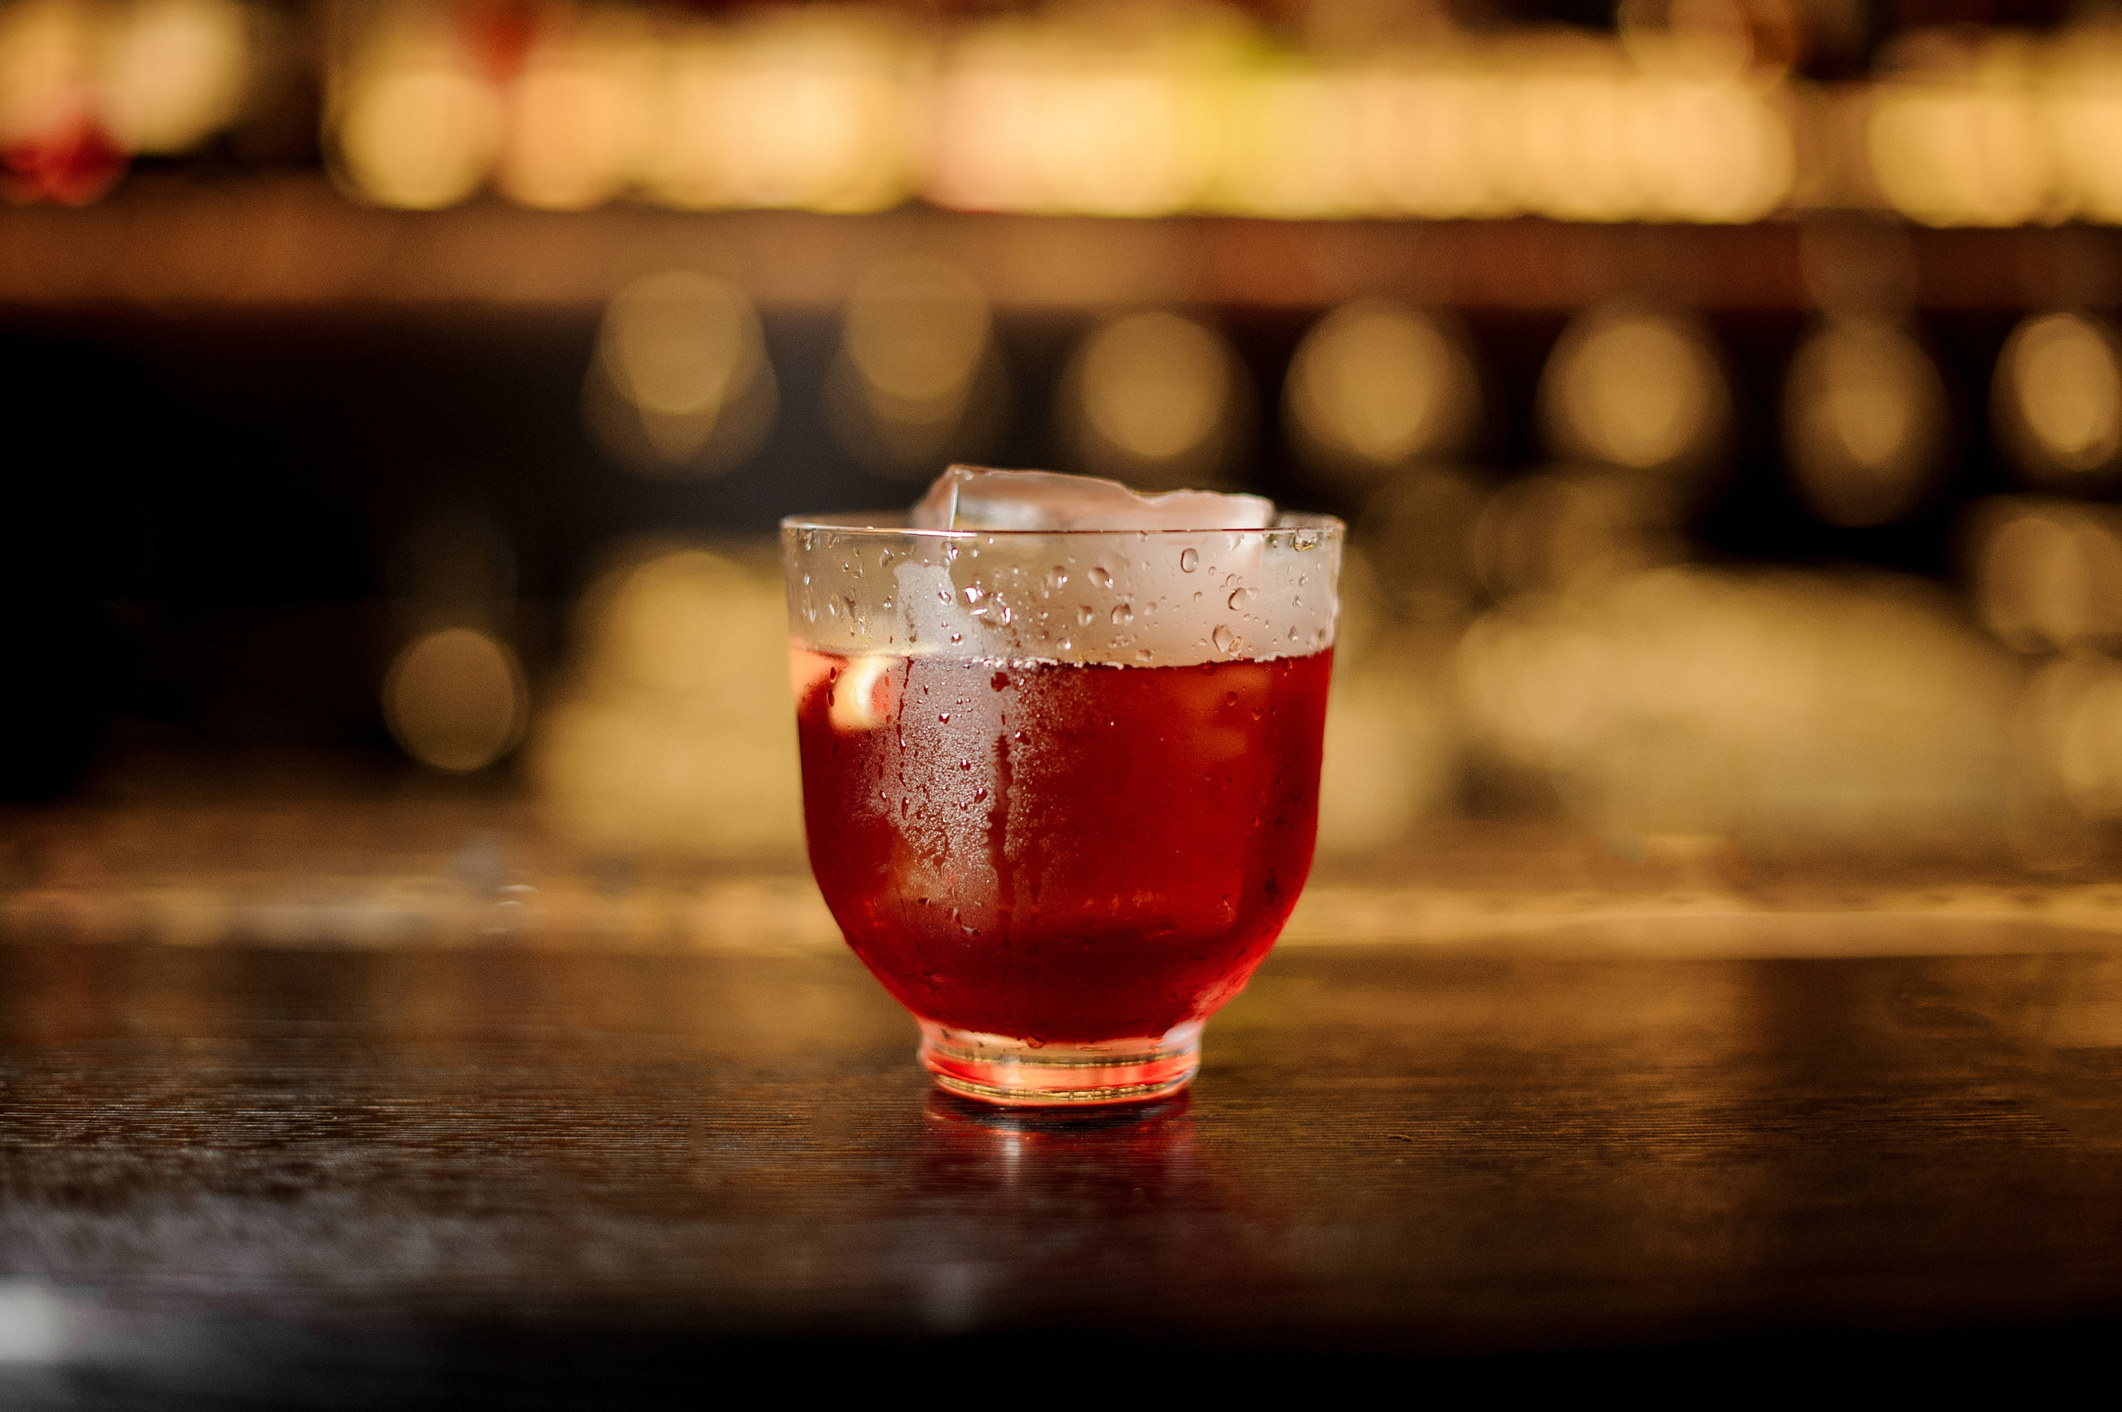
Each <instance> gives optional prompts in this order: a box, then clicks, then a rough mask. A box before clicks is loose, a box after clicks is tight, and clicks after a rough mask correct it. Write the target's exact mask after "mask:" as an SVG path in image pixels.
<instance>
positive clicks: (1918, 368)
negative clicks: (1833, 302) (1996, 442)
mask: <svg viewBox="0 0 2122 1412" xmlns="http://www.w3.org/2000/svg"><path fill="white" fill-rule="evenodd" d="M1949 416H1950V412H1949V410H1948V408H1947V405H1946V399H1945V384H1944V382H1943V381H1942V380H1941V379H1940V378H1939V376H1938V370H1937V368H1936V366H1935V365H1934V364H1932V362H1931V360H1930V356H1929V355H1928V354H1926V353H1925V352H1924V351H1923V349H1922V348H1921V346H1919V345H1918V344H1917V343H1916V341H1915V340H1914V339H1912V338H1910V337H1909V336H1908V335H1907V334H1906V333H1903V332H1902V331H1901V330H1899V329H1897V328H1894V327H1892V326H1891V325H1888V324H1882V323H1874V322H1858V321H1853V320H1838V321H1835V322H1831V323H1829V324H1827V325H1826V326H1825V327H1823V328H1821V329H1819V330H1818V331H1816V332H1815V333H1814V334H1813V335H1812V336H1811V337H1810V338H1808V339H1807V340H1806V342H1805V344H1804V345H1803V346H1802V347H1801V348H1799V350H1798V353H1797V356H1796V357H1795V358H1794V359H1792V361H1791V367H1790V375H1789V377H1788V379H1787V380H1786V382H1785V384H1784V391H1783V437H1784V447H1785V450H1786V453H1787V455H1788V456H1789V458H1790V464H1791V469H1792V472H1793V474H1794V475H1795V476H1796V478H1797V483H1798V488H1799V491H1800V493H1801V494H1803V496H1804V497H1805V501H1806V503H1807V504H1808V505H1810V506H1811V507H1812V509H1813V512H1814V513H1815V514H1816V515H1818V516H1819V517H1820V518H1821V519H1822V520H1825V521H1826V522H1827V523H1828V524H1831V525H1840V526H1844V527H1858V526H1864V525H1879V524H1884V523H1886V522H1887V521H1889V520H1894V519H1898V518H1900V517H1901V516H1902V515H1905V514H1907V513H1908V512H1909V510H1910V509H1912V508H1913V507H1914V506H1915V505H1916V504H1917V503H1919V502H1920V501H1921V500H1922V498H1923V497H1924V495H1925V494H1926V493H1927V492H1928V491H1929V490H1930V489H1931V487H1932V485H1933V483H1934V481H1935V477H1936V473H1937V470H1938V462H1939V458H1940V456H1941V455H1942V454H1943V452H1944V449H1945V444H1946V437H1947V433H1948V431H1949V429H1950V428H1949V426H1948V424H1947V419H1948V417H1949Z"/></svg>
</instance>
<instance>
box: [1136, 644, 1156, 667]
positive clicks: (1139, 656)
mask: <svg viewBox="0 0 2122 1412" xmlns="http://www.w3.org/2000/svg"><path fill="white" fill-rule="evenodd" d="M1155 658H1156V654H1155V653H1154V652H1151V651H1150V650H1149V649H1148V648H1147V647H1137V648H1136V649H1135V660H1136V661H1137V662H1141V663H1143V664H1144V665H1147V664H1148V663H1150V662H1151V661H1153V660H1155Z"/></svg>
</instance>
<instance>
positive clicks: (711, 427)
mask: <svg viewBox="0 0 2122 1412" xmlns="http://www.w3.org/2000/svg"><path fill="white" fill-rule="evenodd" d="M584 396H585V410H586V412H587V414H588V416H589V419H590V424H591V427H592V428H593V429H594V430H595V431H596V432H597V433H598V435H599V437H600V439H601V440H602V441H603V442H604V444H605V447H606V449H608V450H609V451H611V452H612V454H613V455H615V456H617V457H618V458H619V459H620V460H621V461H622V462H624V463H626V464H628V465H630V466H632V467H634V468H635V469H637V470H641V471H644V472H647V473H650V474H657V475H692V474H705V473H710V472H713V471H719V470H723V469H726V468H727V467H729V466H731V465H734V464H736V463H737V462H739V461H742V460H743V459H744V458H746V457H747V456H749V455H751V453H752V452H753V451H755V450H757V449H758V446H759V443H760V442H761V441H762V440H763V439H764V438H765V436H766V434H767V432H768V431H770V430H771V429H772V425H773V419H774V414H775V411H776V410H777V407H778V401H779V394H778V391H777V388H776V385H775V381H774V374H773V366H772V364H771V363H770V362H769V361H768V359H767V356H766V344H765V338H764V335H763V334H762V332H761V330H760V325H759V316H758V314H757V313H756V312H755V311H754V310H753V308H752V305H751V301H750V300H748V299H746V298H745V297H744V294H743V291H741V290H739V289H738V288H737V287H736V286H735V285H733V284H731V283H730V282H729V281H728V280H725V279H720V278H717V277H716V276H713V275H708V274H702V273H700V272H698V271H694V270H671V271H666V272H664V273H662V274H654V275H647V276H644V277H642V278H641V279H638V280H635V281H634V282H633V283H631V284H629V285H627V286H626V287H625V288H624V289H622V290H621V291H620V292H619V293H618V295H616V296H615V297H614V298H613V299H612V302H611V305H610V306H609V307H608V308H607V309H606V310H605V314H604V323H603V326H602V328H601V329H600V331H599V333H598V336H597V351H596V356H595V357H594V358H593V359H592V361H591V366H590V373H589V378H588V382H587V385H586V389H585V394H584Z"/></svg>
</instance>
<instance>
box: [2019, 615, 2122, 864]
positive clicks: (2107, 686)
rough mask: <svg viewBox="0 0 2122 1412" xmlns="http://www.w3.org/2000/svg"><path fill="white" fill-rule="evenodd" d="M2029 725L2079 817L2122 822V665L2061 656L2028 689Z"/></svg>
mask: <svg viewBox="0 0 2122 1412" xmlns="http://www.w3.org/2000/svg"><path fill="white" fill-rule="evenodd" d="M2025 707H2026V709H2025V714H2026V717H2027V722H2026V724H2027V726H2028V728H2029V730H2030V733H2031V735H2032V740H2031V742H2030V743H2031V744H2032V745H2033V747H2034V749H2035V751H2036V753H2037V756H2038V758H2039V759H2040V761H2041V763H2042V764H2043V765H2044V766H2046V768H2047V770H2048V772H2049V775H2050V777H2051V778H2052V779H2053V780H2054V782H2055V783H2056V784H2057V785H2058V786H2060V788H2061V792H2062V794H2063V796H2064V798H2065V799H2067V800H2068V801H2069V802H2070V804H2071V806H2072V807H2073V808H2074V809H2076V810H2077V812H2078V813H2079V814H2080V815H2081V816H2083V817H2085V818H2087V819H2092V820H2098V821H2101V822H2113V821H2116V820H2122V662H2116V661H2115V660H2114V659H2113V658H2111V657H2106V656H2102V655H2100V654H2098V653H2092V652H2072V653H2067V654H2064V655H2062V656H2059V657H2057V658H2056V659H2055V660H2054V661H2052V662H2050V663H2049V664H2048V665H2047V666H2045V667H2043V668H2042V670H2041V672H2040V674H2039V675H2038V676H2037V677H2035V679H2034V681H2033V683H2032V684H2031V685H2030V686H2029V687H2028V688H2027V691H2026V700H2025Z"/></svg>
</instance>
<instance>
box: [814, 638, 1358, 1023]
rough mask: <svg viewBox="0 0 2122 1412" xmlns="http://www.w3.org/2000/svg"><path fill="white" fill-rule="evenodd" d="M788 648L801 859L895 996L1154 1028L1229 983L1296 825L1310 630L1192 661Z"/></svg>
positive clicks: (1323, 656)
mask: <svg viewBox="0 0 2122 1412" xmlns="http://www.w3.org/2000/svg"><path fill="white" fill-rule="evenodd" d="M801 656H802V658H803V659H804V663H805V664H806V665H803V666H802V667H800V668H799V692H800V697H799V700H798V703H797V722H798V730H799V734H800V737H801V745H802V753H803V812H804V821H805V828H806V831H807V834H808V838H809V843H810V858H811V867H812V870H813V871H814V872H815V873H816V875H817V878H818V885H819V888H820V889H821V890H822V891H823V892H824V894H825V901H826V905H827V906H828V907H830V908H831V909H832V913H833V916H834V918H835V919H837V920H838V922H839V924H840V928H841V930H842V931H843V932H844V933H846V936H847V939H848V942H849V943H850V945H852V946H853V947H854V949H855V952H856V954H857V955H859V956H860V957H861V958H862V960H863V961H864V962H865V963H866V964H867V965H868V966H869V968H870V970H871V971H873V972H875V973H876V975H877V978H878V979H879V980H881V981H883V982H884V984H885V986H886V987H887V988H889V989H890V991H891V992H892V994H893V995H894V996H896V997H898V999H899V1001H900V1002H901V1003H902V1004H904V1005H905V1006H906V1007H907V1008H908V1009H909V1010H911V1011H913V1012H914V1013H915V1014H916V1015H918V1016H920V1017H922V1018H924V1019H929V1020H933V1021H936V1022H938V1023H940V1024H944V1025H948V1026H952V1027H954V1028H958V1029H967V1030H975V1031H979V1032H981V1033H984V1034H996V1035H1004V1036H1009V1037H1012V1038H1019V1039H1028V1040H1034V1041H1040V1042H1062V1043H1070V1042H1087V1041H1096V1040H1108V1039H1122V1038H1132V1037H1147V1036H1156V1035H1161V1034H1163V1033H1164V1032H1165V1031H1167V1030H1169V1029H1170V1028H1171V1027H1172V1026H1174V1025H1176V1024H1179V1023H1180V1022H1182V1021H1186V1020H1193V1019H1202V1018H1205V1017H1206V1016H1208V1015H1209V1014H1211V1013H1213V1012H1214V1011H1215V1010H1216V1009H1217V1008H1219V1007H1220V1006H1222V1005H1223V1004H1224V1002H1226V1001H1228V1000H1229V999H1230V998H1231V997H1232V996H1233V995H1236V994H1237V993H1238V991H1239V990H1240V989H1242V988H1243V987H1244V985H1245V982H1246V980H1247V979H1248V978H1249V977H1250V976H1251V975H1252V973H1253V970H1254V968H1255V967H1257V966H1258V965H1259V964H1260V962H1261V960H1262V958H1264V957H1265V956H1266V954H1267V950H1268V948H1269V947H1270V946H1271V945H1273V943H1274V940H1275V937H1276V935H1277V934H1278V933H1279V932H1280V931H1281V930H1282V925H1283V923H1284V922H1285V921H1287V920H1288V918H1289V913H1290V909H1291V907H1293V906H1294V905H1295V904H1296V901H1297V894H1298V892H1299V891H1300V890H1301V889H1302V887H1303V885H1304V879H1305V875H1306V873H1307V872H1309V871H1310V868H1311V859H1312V844H1313V839H1314V836H1315V835H1316V833H1317V830H1318V817H1319V745H1320V738H1321V735H1322V733H1323V731H1324V728H1325V718H1326V687H1327V678H1328V676H1329V674H1330V671H1331V667H1332V662H1333V653H1332V652H1331V650H1329V651H1326V652H1321V653H1318V654H1316V655H1313V656H1309V657H1295V658H1285V659H1282V660H1278V661H1269V662H1221V663H1214V664H1209V665H1203V666H1191V667H1108V666H1095V665H1065V666H1064V665H1028V666H1009V667H1004V666H998V665H996V664H994V663H983V662H964V661H938V660H935V659H930V658H915V659H912V660H907V659H892V660H891V661H890V664H889V665H888V666H882V667H881V668H880V667H879V665H878V664H875V663H874V662H872V663H865V664H863V667H862V668H855V669H851V666H850V663H849V661H848V660H847V659H842V658H837V657H818V656H813V655H811V654H807V653H806V654H801ZM851 671H852V672H853V674H852V675H850V673H851ZM843 678H845V681H843ZM850 688H857V689H859V691H860V692H861V693H862V700H861V702H860V703H858V705H859V707H860V709H850V706H849V701H848V697H849V694H850ZM836 690H837V691H839V692H840V693H841V697H842V699H841V702H840V704H839V709H837V710H836V709H835V702H834V693H835V691H836Z"/></svg>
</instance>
